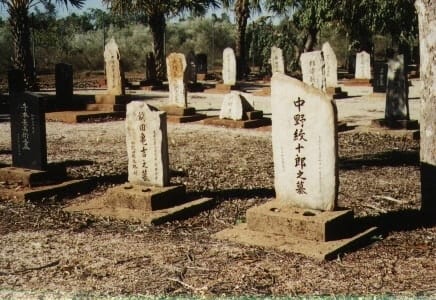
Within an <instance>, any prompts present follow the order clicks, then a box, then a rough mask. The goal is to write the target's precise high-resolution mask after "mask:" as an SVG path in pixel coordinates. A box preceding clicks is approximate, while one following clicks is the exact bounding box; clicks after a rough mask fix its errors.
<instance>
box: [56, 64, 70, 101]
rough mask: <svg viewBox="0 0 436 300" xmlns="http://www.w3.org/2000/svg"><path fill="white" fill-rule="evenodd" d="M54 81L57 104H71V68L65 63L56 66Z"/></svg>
mask: <svg viewBox="0 0 436 300" xmlns="http://www.w3.org/2000/svg"><path fill="white" fill-rule="evenodd" d="M55 81H56V84H55V85H56V100H57V101H58V103H62V104H71V102H72V100H73V66H72V65H69V64H65V63H58V64H56V66H55Z"/></svg>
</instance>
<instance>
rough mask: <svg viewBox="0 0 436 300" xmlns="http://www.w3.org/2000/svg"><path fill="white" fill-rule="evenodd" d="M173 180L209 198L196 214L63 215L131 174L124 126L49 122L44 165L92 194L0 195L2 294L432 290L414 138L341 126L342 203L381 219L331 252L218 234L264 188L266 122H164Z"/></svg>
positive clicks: (6, 140)
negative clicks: (62, 168)
mask: <svg viewBox="0 0 436 300" xmlns="http://www.w3.org/2000/svg"><path fill="white" fill-rule="evenodd" d="M168 131H169V133H168V135H169V137H168V139H169V151H170V168H171V170H172V182H174V183H184V184H185V185H186V186H187V190H188V193H190V194H194V195H197V196H209V197H213V198H215V199H216V202H217V204H216V206H215V207H214V208H213V209H211V210H209V211H205V212H203V213H201V214H199V215H197V216H195V217H192V218H189V219H186V220H182V221H174V222H171V223H166V224H164V225H159V226H149V225H145V224H141V223H138V222H126V221H117V220H112V219H106V218H95V217H92V216H89V215H85V214H69V213H66V212H63V211H62V208H63V207H64V206H66V205H67V204H68V203H71V202H72V201H86V200H87V199H90V198H93V197H96V196H98V195H101V194H102V193H104V191H105V190H106V189H107V188H108V187H109V186H111V185H114V184H119V183H122V182H124V181H125V180H126V179H127V174H126V173H127V155H126V147H125V139H124V123H123V122H122V121H113V122H105V123H89V124H74V125H71V124H70V125H68V124H62V123H56V122H49V123H47V141H48V160H49V162H59V163H61V162H63V163H65V165H66V166H67V169H68V173H69V175H70V176H71V177H75V178H96V179H98V182H99V185H98V186H97V188H96V189H95V190H94V191H93V192H92V193H90V194H85V195H81V196H80V197H78V198H74V199H45V200H44V201H43V202H41V203H26V204H17V203H13V202H8V201H3V202H0V298H17V297H21V298H22V299H28V298H38V297H44V296H50V297H53V298H65V297H68V298H74V297H76V298H86V297H97V296H98V297H102V296H114V297H127V296H132V295H145V296H150V295H151V296H156V297H157V296H185V297H191V296H206V297H207V296H209V297H217V296H259V297H265V296H271V295H274V296H316V295H324V296H332V297H338V296H344V295H347V296H351V295H366V296H368V295H379V296H397V297H398V296H399V297H423V298H428V299H430V298H433V299H434V298H435V297H436V264H435V262H436V227H435V226H434V225H431V224H426V223H424V222H423V221H422V220H421V219H420V217H419V214H418V209H419V206H420V173H419V142H418V141H415V140H412V139H410V138H408V137H401V136H396V137H395V136H391V135H384V134H380V133H371V132H370V133H366V132H345V133H341V134H340V135H339V167H340V172H339V176H340V189H339V199H338V202H339V205H340V206H343V207H349V208H351V209H353V210H354V212H355V214H356V216H357V217H358V219H359V222H362V223H363V224H367V225H376V226H380V228H381V231H380V234H379V235H377V236H374V237H373V242H372V243H371V244H370V245H368V246H367V247H365V248H362V249H359V250H356V251H354V252H351V253H346V254H344V255H341V256H339V257H338V258H337V259H335V260H333V261H327V262H319V261H316V260H313V259H309V258H306V257H304V256H302V255H299V254H289V253H284V252H279V251H274V250H267V249H261V248H257V247H247V246H242V245H239V244H234V243H230V242H225V241H218V240H215V239H213V238H212V237H211V235H212V234H214V233H216V232H218V231H220V230H222V229H225V228H229V227H231V226H233V225H234V224H237V223H240V222H243V221H244V218H245V211H246V210H247V209H248V208H250V207H252V206H254V205H257V204H262V203H264V202H266V201H268V200H271V199H272V198H273V197H274V191H273V162H272V147H271V137H270V133H269V132H268V131H257V130H251V131H250V130H235V129H232V130H230V129H223V128H217V127H208V126H204V125H199V124H183V125H171V124H170V125H169V128H168ZM10 162H11V152H10V131H9V123H8V122H2V123H0V163H3V164H9V163H10Z"/></svg>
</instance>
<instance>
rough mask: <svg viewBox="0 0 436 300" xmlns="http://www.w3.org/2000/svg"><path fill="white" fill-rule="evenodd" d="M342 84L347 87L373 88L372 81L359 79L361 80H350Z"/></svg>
mask: <svg viewBox="0 0 436 300" xmlns="http://www.w3.org/2000/svg"><path fill="white" fill-rule="evenodd" d="M342 84H343V85H345V86H353V85H354V86H370V87H372V84H371V79H359V78H357V79H356V78H354V79H348V80H343V81H342Z"/></svg>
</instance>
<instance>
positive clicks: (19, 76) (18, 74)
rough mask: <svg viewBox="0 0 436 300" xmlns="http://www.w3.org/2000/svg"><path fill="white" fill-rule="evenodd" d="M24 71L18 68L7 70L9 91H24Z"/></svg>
mask: <svg viewBox="0 0 436 300" xmlns="http://www.w3.org/2000/svg"><path fill="white" fill-rule="evenodd" d="M24 88H25V85H24V73H23V71H21V70H18V69H12V70H9V71H8V90H9V93H14V92H15V93H20V92H24Z"/></svg>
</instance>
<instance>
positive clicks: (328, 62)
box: [322, 42, 338, 88]
mask: <svg viewBox="0 0 436 300" xmlns="http://www.w3.org/2000/svg"><path fill="white" fill-rule="evenodd" d="M322 53H323V56H324V62H325V81H326V87H327V88H329V87H333V88H334V87H337V86H338V61H337V59H336V54H335V52H334V51H333V49H332V47H331V46H330V43H328V42H325V43H324V44H323V45H322Z"/></svg>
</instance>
